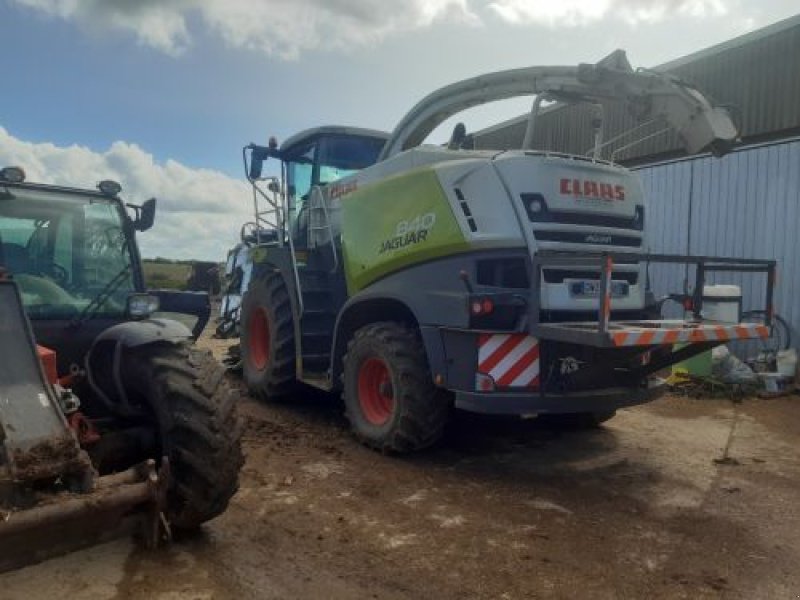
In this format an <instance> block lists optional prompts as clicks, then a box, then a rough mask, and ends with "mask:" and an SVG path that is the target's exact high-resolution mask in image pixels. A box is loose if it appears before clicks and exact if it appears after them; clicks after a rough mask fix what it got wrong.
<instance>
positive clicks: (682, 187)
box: [638, 140, 800, 340]
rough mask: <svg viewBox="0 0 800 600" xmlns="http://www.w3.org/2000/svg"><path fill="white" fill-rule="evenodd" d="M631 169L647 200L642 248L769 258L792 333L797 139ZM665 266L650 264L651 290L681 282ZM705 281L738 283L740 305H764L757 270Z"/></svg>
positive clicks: (799, 173) (799, 222) (795, 328)
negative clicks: (719, 155) (775, 270)
mask: <svg viewBox="0 0 800 600" xmlns="http://www.w3.org/2000/svg"><path fill="white" fill-rule="evenodd" d="M638 172H639V174H640V175H641V177H642V180H643V183H644V188H645V192H646V198H647V200H646V202H647V208H646V210H647V225H646V229H647V234H648V240H649V250H650V251H652V252H669V253H672V252H675V253H687V254H703V255H713V256H731V257H737V258H765V259H776V260H777V261H778V287H777V290H776V302H775V304H776V309H777V311H778V312H779V313H780V314H781V316H783V317H784V318H785V319H786V320H787V321H788V322H789V323H790V324H791V326H792V336H793V338H794V339H795V340H796V339H798V337H797V336H798V332H800V299H798V295H799V294H800V257H799V256H798V254H800V240H798V237H800V140H791V141H787V142H784V143H779V144H772V145H763V146H754V147H749V148H743V149H740V150H737V151H736V152H733V153H731V154H730V155H728V156H726V157H724V158H722V159H715V158H712V157H708V156H703V157H698V158H694V159H689V160H682V161H677V162H670V163H664V164H657V165H652V166H648V167H643V168H641V169H639V170H638ZM668 269H669V267H654V268H653V269H652V272H651V282H652V285H653V289H654V291H655V292H656V295H661V294H664V293H667V292H674V291H680V290H681V289H682V287H683V278H684V277H685V275H686V274H685V273H684V272H683V271H681V270H676V269H675V268H674V267H673V268H672V270H671V271H670V270H668ZM689 276H690V277H691V274H690V275H689ZM690 281H691V279H690ZM710 282H711V283H715V282H716V283H723V282H725V283H736V284H739V285H741V286H742V291H743V294H744V308H745V309H760V308H762V307H763V306H764V295H763V292H764V289H765V284H766V280H765V278H764V276H760V275H756V276H754V275H739V276H737V275H733V274H727V273H726V274H718V275H716V277H715V278H711V279H710Z"/></svg>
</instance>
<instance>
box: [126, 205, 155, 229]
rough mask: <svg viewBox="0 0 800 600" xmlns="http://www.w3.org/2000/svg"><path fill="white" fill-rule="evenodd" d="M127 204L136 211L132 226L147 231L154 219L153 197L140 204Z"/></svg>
mask: <svg viewBox="0 0 800 600" xmlns="http://www.w3.org/2000/svg"><path fill="white" fill-rule="evenodd" d="M128 206H130V207H131V208H132V209H133V210H135V211H136V218H135V219H134V220H133V228H134V229H135V230H136V231H147V230H148V229H150V228H151V227H152V226H153V223H154V222H155V220H156V199H155V198H150V200H147V201H146V202H145V203H144V204H142V205H141V206H133V205H131V204H129V205H128Z"/></svg>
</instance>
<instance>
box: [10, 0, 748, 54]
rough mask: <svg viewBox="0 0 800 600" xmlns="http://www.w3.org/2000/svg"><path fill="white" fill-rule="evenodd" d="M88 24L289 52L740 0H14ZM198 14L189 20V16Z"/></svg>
mask: <svg viewBox="0 0 800 600" xmlns="http://www.w3.org/2000/svg"><path fill="white" fill-rule="evenodd" d="M12 1H14V2H16V3H17V4H20V5H23V6H26V7H29V8H31V9H35V10H38V11H40V12H43V13H45V14H48V15H50V16H53V17H58V18H62V19H65V20H71V21H75V22H77V23H79V24H82V25H84V26H87V27H89V28H91V29H92V30H94V31H105V30H108V29H113V30H121V31H125V32H127V33H129V34H132V35H133V36H134V37H135V38H136V40H137V41H138V42H139V43H140V44H143V45H146V46H150V47H153V48H156V49H158V50H161V51H163V52H166V53H168V54H171V55H179V54H181V53H182V52H184V51H186V50H187V48H189V47H190V46H191V42H192V33H193V32H191V31H190V25H189V23H190V22H191V23H202V24H203V26H204V27H205V28H206V29H207V30H209V31H211V32H213V33H215V34H216V35H218V36H220V37H221V38H222V39H223V40H224V41H225V42H226V43H227V44H228V45H230V46H232V47H235V48H246V49H251V50H257V51H263V52H265V53H267V54H270V55H276V56H280V57H282V58H295V57H297V56H298V55H300V54H301V53H303V52H307V51H311V50H316V49H323V50H325V49H343V48H357V47H361V46H364V45H369V44H372V43H376V42H378V41H380V40H382V39H384V38H385V37H387V36H391V35H394V34H397V33H400V32H403V31H410V30H414V29H420V28H425V27H429V26H431V25H433V24H435V23H437V22H443V21H449V22H460V23H462V24H470V25H477V24H480V23H481V22H482V21H483V19H482V18H481V16H483V17H486V16H490V15H494V16H495V17H499V19H500V20H501V21H503V22H506V23H510V24H514V25H544V26H549V27H565V26H585V25H588V24H591V23H594V22H597V21H600V20H603V19H611V20H621V21H623V22H627V23H629V24H637V23H641V22H644V23H652V22H657V21H661V20H664V19H666V18H668V17H671V16H680V17H687V18H702V17H708V16H720V15H724V14H727V13H729V12H731V10H730V7H729V6H728V5H729V4H731V3H736V4H738V3H739V2H740V0H391V1H388V2H387V1H386V0H12ZM190 16H194V17H197V19H196V20H193V21H190V20H189V17H190Z"/></svg>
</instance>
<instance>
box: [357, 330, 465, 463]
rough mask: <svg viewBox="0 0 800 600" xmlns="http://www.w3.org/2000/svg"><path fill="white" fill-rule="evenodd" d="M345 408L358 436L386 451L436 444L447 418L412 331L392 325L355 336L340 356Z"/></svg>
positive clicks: (442, 397)
mask: <svg viewBox="0 0 800 600" xmlns="http://www.w3.org/2000/svg"><path fill="white" fill-rule="evenodd" d="M342 379H343V384H344V403H345V409H346V414H347V418H348V420H349V421H350V425H351V427H352V429H353V432H354V433H355V434H356V436H357V437H358V438H359V439H360V440H361V441H363V442H364V443H365V444H367V445H368V446H371V447H373V448H376V449H378V450H381V451H388V452H410V451H414V450H420V449H422V448H425V447H428V446H430V445H432V444H434V443H435V442H436V441H437V440H439V438H440V437H441V436H442V432H443V430H444V426H445V423H446V421H447V418H448V416H449V414H450V401H449V398H448V395H447V394H446V393H445V392H444V391H442V390H439V389H438V388H437V387H436V386H435V385H434V384H433V381H432V379H431V374H430V370H429V369H428V361H427V357H426V355H425V348H424V347H423V345H422V342H421V340H420V339H419V336H418V335H417V333H416V331H415V330H414V329H412V328H410V327H407V326H406V325H402V324H400V323H393V322H379V323H372V324H370V325H367V326H365V327H362V328H361V329H359V330H358V331H356V333H355V335H354V336H353V338H352V339H351V340H350V343H349V345H348V348H347V354H346V355H345V357H344V373H343V375H342Z"/></svg>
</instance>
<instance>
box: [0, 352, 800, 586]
mask: <svg viewBox="0 0 800 600" xmlns="http://www.w3.org/2000/svg"><path fill="white" fill-rule="evenodd" d="M206 343H208V342H206ZM214 350H215V351H216V352H217V353H219V352H221V351H222V350H223V344H220V343H215V344H214ZM234 384H235V385H238V383H236V381H235V380H234ZM241 398H242V400H241V408H242V412H243V414H244V418H245V420H246V437H245V447H246V453H247V463H246V465H245V468H244V472H243V474H242V484H241V490H240V491H239V493H238V494H237V496H236V497H235V498H234V500H233V502H232V504H231V506H230V509H229V510H228V511H227V513H226V514H225V515H223V516H222V517H220V518H218V519H216V520H215V521H213V522H211V523H210V524H208V525H207V526H206V527H205V528H204V530H203V531H202V533H201V534H199V535H197V536H196V537H193V538H191V539H184V540H179V541H177V542H176V543H175V544H173V545H172V546H170V547H168V548H165V549H162V550H159V551H157V552H155V553H147V552H145V551H143V550H140V549H138V548H137V547H136V546H135V545H134V544H133V543H132V542H131V541H129V540H118V541H116V542H112V543H109V544H105V545H103V546H98V547H95V548H91V549H89V550H86V551H83V552H78V553H74V554H72V555H70V556H67V557H63V558H60V559H55V560H51V561H48V562H46V563H43V564H40V565H36V566H33V567H29V568H27V569H23V570H20V571H17V572H14V573H9V574H6V575H3V576H0V598H3V599H26V600H27V599H29V598H53V597H62V598H75V599H79V598H80V599H84V598H86V599H98V600H99V599H114V598H132V599H151V598H153V599H159V600H190V599H191V600H194V599H197V600H200V599H203V600H205V599H212V598H213V599H228V598H230V599H234V598H235V599H237V600H238V599H249V598H267V599H272V598H276V599H277V598H330V599H345V598H380V599H384V598H385V599H409V598H440V599H445V600H446V599H450V598H453V599H455V598H459V599H461V598H499V599H517V598H575V597H583V598H643V597H647V598H747V599H753V598H756V599H757V598H770V599H772V598H797V597H798V596H800V569H799V568H798V565H800V398H798V397H790V398H784V399H777V400H756V399H753V400H748V401H745V402H744V403H742V404H732V403H730V402H726V401H721V400H689V399H683V398H675V397H669V398H665V399H663V400H660V401H658V402H656V403H653V404H651V405H648V406H644V407H637V408H632V409H627V410H623V411H620V413H619V414H618V416H617V417H616V418H615V419H613V420H612V421H610V422H609V423H608V424H607V425H606V426H605V427H603V428H601V429H598V430H594V431H589V432H571V433H567V432H557V431H552V430H547V429H544V428H542V427H541V426H539V425H538V424H537V423H536V422H535V421H532V420H528V421H522V420H502V419H487V418H483V417H476V416H470V415H466V414H462V415H458V418H457V419H456V421H455V423H454V424H453V427H451V429H450V431H449V433H448V435H447V439H446V440H445V441H444V442H443V443H442V444H441V445H440V446H439V447H438V448H435V449H434V450H432V451H429V452H426V453H423V454H419V455H415V456H412V457H404V458H395V457H390V456H383V455H380V454H377V453H375V452H372V451H370V450H368V449H366V448H363V447H361V446H360V445H358V444H357V443H356V442H355V441H354V440H353V439H352V438H351V436H350V435H349V433H348V431H347V428H346V423H345V422H344V420H343V418H342V416H341V413H342V407H341V403H340V402H339V401H338V400H336V399H331V398H330V397H327V396H325V395H321V394H314V393H308V394H305V395H303V396H300V397H297V398H295V399H294V400H293V401H292V402H291V403H284V404H279V405H266V404H260V403H257V402H254V401H252V400H250V399H248V398H247V397H246V395H245V394H244V393H243V394H242V396H241Z"/></svg>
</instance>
